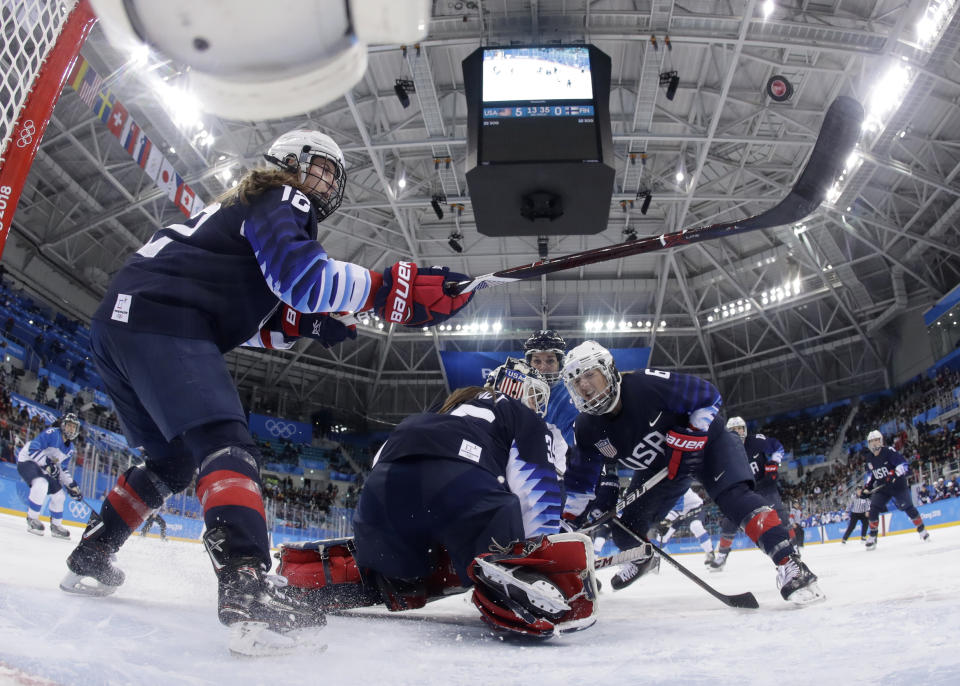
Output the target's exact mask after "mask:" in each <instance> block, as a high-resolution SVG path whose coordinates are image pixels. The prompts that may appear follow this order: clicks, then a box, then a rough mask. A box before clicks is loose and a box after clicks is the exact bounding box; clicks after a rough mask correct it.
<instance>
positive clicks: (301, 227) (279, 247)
mask: <svg viewBox="0 0 960 686" xmlns="http://www.w3.org/2000/svg"><path fill="white" fill-rule="evenodd" d="M316 239H317V216H316V211H315V210H314V208H313V206H312V205H311V204H310V202H309V201H308V200H307V198H306V196H305V195H304V194H303V193H301V192H300V191H298V190H295V189H294V188H292V187H291V186H282V187H279V188H273V189H270V190H268V191H266V192H264V193H263V194H262V195H260V196H258V197H257V198H255V199H254V200H253V201H252V202H251V204H249V205H245V204H242V203H240V202H235V203H232V204H229V205H226V206H221V205H220V203H214V204H213V205H210V206H208V207H206V208H204V210H203V211H202V212H201V213H200V214H198V215H196V216H194V217H191V218H190V219H189V220H187V221H185V222H184V223H182V224H172V225H171V226H168V227H165V228H163V229H160V230H159V231H157V233H155V234H154V235H153V237H152V238H151V239H150V240H149V241H148V242H147V243H145V244H144V245H143V247H141V248H140V249H139V250H138V251H137V252H136V253H134V254H133V255H131V256H130V257H129V258H128V259H127V261H126V263H125V264H124V265H123V267H121V268H120V270H119V271H118V272H117V273H116V274H115V275H114V277H113V280H112V281H111V283H110V286H109V288H108V290H107V294H106V295H105V296H104V299H103V302H102V303H101V304H100V307H99V308H98V309H97V311H96V313H95V314H94V319H98V320H100V321H103V322H106V323H109V324H112V325H117V326H120V325H122V326H124V327H125V328H127V329H130V330H133V331H142V332H148V333H159V334H165V335H171V336H179V337H184V338H199V339H203V340H209V341H213V342H215V343H216V344H217V347H218V348H219V349H220V350H221V351H223V352H226V351H227V350H231V349H233V348H234V347H236V346H238V345H240V344H241V343H243V342H244V341H246V340H247V339H249V338H250V337H251V336H252V335H253V334H255V333H256V332H257V331H258V330H259V329H260V325H261V324H262V323H263V322H264V321H265V320H266V319H267V318H268V317H269V316H270V315H271V314H272V312H273V311H274V310H275V309H276V308H277V307H278V305H279V303H280V301H281V300H282V301H283V302H285V303H287V304H288V305H290V307H293V308H294V309H296V310H299V311H300V312H339V311H353V310H357V309H359V308H360V306H362V305H363V304H364V302H365V301H366V300H367V296H368V295H369V293H370V288H371V277H370V272H369V271H368V270H366V269H364V268H362V267H359V266H357V265H354V264H351V263H349V262H339V261H337V260H332V259H330V258H328V257H327V254H326V252H324V250H323V248H322V247H321V246H320V244H319V243H318V242H317V240H316Z"/></svg>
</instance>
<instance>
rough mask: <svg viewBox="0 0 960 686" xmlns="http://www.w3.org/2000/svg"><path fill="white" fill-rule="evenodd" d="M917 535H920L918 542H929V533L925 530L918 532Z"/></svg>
mask: <svg viewBox="0 0 960 686" xmlns="http://www.w3.org/2000/svg"><path fill="white" fill-rule="evenodd" d="M917 533H918V534H920V540H921V541H929V540H930V532H929V531H927V530H926V529H924V530H923V531H918V532H917Z"/></svg>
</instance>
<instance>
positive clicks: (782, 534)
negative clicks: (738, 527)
mask: <svg viewBox="0 0 960 686" xmlns="http://www.w3.org/2000/svg"><path fill="white" fill-rule="evenodd" d="M743 530H744V533H746V534H747V536H748V537H749V538H750V540H751V541H753V542H754V543H756V544H757V545H758V546H760V548H761V549H763V552H765V553H766V554H767V555H768V556H769V557H770V559H771V560H773V561H774V562H775V563H777V564H778V565H780V564H783V563H784V562H785V561H786V559H787V558H788V557H789V556H790V555H791V554H793V553H795V552H796V549H795V548H794V547H793V543H792V542H791V541H790V536H789V535H788V534H787V530H786V528H785V527H784V526H783V525H782V524H781V523H780V516H779V515H777V513H776V512H775V511H774V510H773V509H772V508H770V507H768V506H763V507H761V508H758V509H757V510H756V511H755V512H752V513H751V514H750V516H749V518H748V519H747V520H746V521H744V524H743Z"/></svg>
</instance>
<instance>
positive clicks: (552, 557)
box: [280, 359, 596, 637]
mask: <svg viewBox="0 0 960 686" xmlns="http://www.w3.org/2000/svg"><path fill="white" fill-rule="evenodd" d="M549 392H550V391H549V386H548V385H547V384H546V383H545V382H544V381H543V379H542V377H540V375H539V374H538V373H537V372H536V370H534V369H533V368H531V367H529V366H528V365H527V364H526V363H524V362H523V361H522V360H513V359H508V361H507V363H506V364H505V365H503V366H501V367H499V368H498V369H497V370H496V374H495V380H494V381H493V383H492V387H479V386H470V387H466V388H460V389H457V390H455V391H454V392H453V393H452V394H450V396H449V397H448V398H447V399H446V400H445V401H444V403H443V406H442V407H441V408H440V409H439V410H438V411H436V412H426V413H423V414H417V415H413V416H411V417H408V418H407V419H405V420H403V421H402V422H401V423H400V424H399V425H398V426H397V428H396V429H395V430H394V431H393V432H392V433H391V435H390V437H389V438H388V439H387V441H386V443H384V445H383V447H381V449H380V451H379V452H378V453H377V455H376V457H375V458H374V465H373V469H372V471H371V472H370V474H369V476H368V477H367V478H366V480H365V482H364V485H363V489H362V491H361V492H360V500H359V503H358V505H357V510H356V514H355V516H354V531H355V538H354V540H353V541H349V540H339V541H327V542H318V543H316V544H305V545H301V546H292V547H287V548H285V549H284V550H283V551H282V553H281V558H282V560H283V563H282V564H281V567H280V572H281V573H282V574H283V575H284V576H286V577H287V578H288V580H289V582H290V584H291V585H292V586H293V587H295V588H299V589H302V590H303V592H304V595H305V597H307V598H308V599H310V601H311V602H312V603H314V604H316V605H318V606H320V607H322V608H326V609H333V608H337V609H343V608H345V607H357V606H360V605H372V604H376V603H378V602H383V603H385V604H386V605H387V607H388V608H389V609H391V610H406V609H412V608H417V607H422V606H423V605H424V604H425V603H426V602H428V601H429V600H433V599H436V598H439V597H443V596H444V595H448V594H450V593H458V592H462V591H464V590H467V589H468V588H469V587H470V586H471V585H472V586H473V603H474V605H475V606H476V607H477V608H478V609H479V610H480V614H481V616H482V617H483V619H484V621H485V622H486V623H487V624H489V625H490V626H491V627H493V628H495V629H498V630H502V631H506V632H514V633H521V634H527V635H531V636H538V637H549V636H553V635H555V634H559V633H564V632H568V631H574V630H578V629H583V628H586V627H588V626H590V625H591V624H593V623H594V621H595V619H596V618H595V616H594V611H595V598H596V585H595V577H594V571H593V549H592V546H591V545H590V539H589V538H587V537H586V536H584V535H582V534H577V533H565V534H561V533H558V532H559V525H560V508H561V490H560V474H558V466H559V465H560V464H561V463H562V455H554V454H553V452H552V448H553V445H552V440H551V432H550V431H549V430H548V428H547V426H546V424H545V423H544V421H543V419H542V417H543V415H544V413H545V412H546V406H547V399H548V396H549ZM491 550H492V551H493V552H490V551H491Z"/></svg>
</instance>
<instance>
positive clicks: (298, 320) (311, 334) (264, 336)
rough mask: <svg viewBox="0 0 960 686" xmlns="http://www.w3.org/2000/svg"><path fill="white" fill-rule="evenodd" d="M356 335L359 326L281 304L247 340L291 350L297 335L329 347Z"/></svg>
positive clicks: (255, 344)
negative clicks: (345, 323)
mask: <svg viewBox="0 0 960 686" xmlns="http://www.w3.org/2000/svg"><path fill="white" fill-rule="evenodd" d="M356 337H357V327H356V325H353V326H345V325H344V324H343V323H342V322H340V320H338V319H335V318H333V317H331V316H330V315H329V314H327V313H325V312H321V313H316V314H304V313H302V312H298V311H297V310H295V309H293V308H292V307H290V306H289V305H287V304H286V303H281V304H280V307H279V308H278V309H277V311H276V312H274V313H273V315H272V316H271V317H270V319H268V320H267V321H266V323H265V324H264V325H263V328H262V329H260V331H258V332H257V334H256V335H255V336H253V337H252V338H251V339H250V340H248V341H247V342H246V343H244V345H245V346H247V347H252V348H270V349H273V350H289V349H290V348H292V347H293V344H294V343H296V342H297V339H298V338H313V339H315V340H318V341H320V343H322V344H323V346H324V347H326V348H329V347H332V346H334V345H336V344H337V343H341V342H343V341H345V340H346V339H348V338H356Z"/></svg>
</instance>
